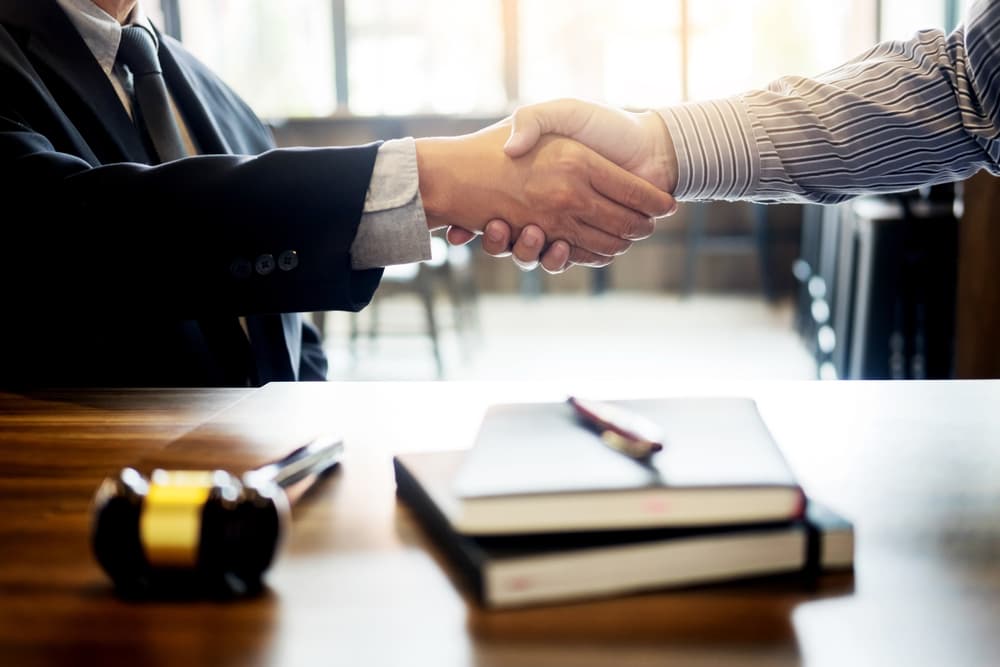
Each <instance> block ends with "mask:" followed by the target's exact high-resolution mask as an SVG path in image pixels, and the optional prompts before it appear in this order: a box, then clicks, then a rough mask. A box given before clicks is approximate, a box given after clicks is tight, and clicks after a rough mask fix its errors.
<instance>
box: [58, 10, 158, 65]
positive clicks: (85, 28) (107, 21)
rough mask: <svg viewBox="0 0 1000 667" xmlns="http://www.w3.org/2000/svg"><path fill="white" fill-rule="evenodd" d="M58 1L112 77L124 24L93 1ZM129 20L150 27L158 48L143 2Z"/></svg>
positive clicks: (148, 28)
mask: <svg viewBox="0 0 1000 667" xmlns="http://www.w3.org/2000/svg"><path fill="white" fill-rule="evenodd" d="M56 2H58V3H59V6H60V7H62V8H63V11H65V12H66V15H67V16H68V17H69V20H70V21H71V22H72V23H73V25H74V26H75V27H76V30H77V32H79V33H80V37H82V38H83V41H84V43H86V45H87V48H89V49H90V52H91V53H93V54H94V58H96V59H97V63H98V64H99V65H100V66H101V69H102V70H104V73H105V74H107V75H108V76H109V77H110V76H111V71H112V70H113V69H114V67H115V58H116V57H117V56H118V44H119V43H120V42H121V39H122V27H121V25H120V24H119V23H118V21H117V20H115V17H113V16H111V15H110V14H108V13H107V12H105V11H104V10H103V9H101V8H100V7H98V6H97V5H95V4H94V2H93V0H56ZM127 23H128V24H129V25H138V26H142V27H143V28H146V29H147V30H149V32H150V33H151V34H152V35H153V41H154V42H155V43H156V46H157V48H159V45H160V44H159V38H158V37H157V35H156V31H155V30H153V25H152V24H151V23H150V22H149V18H148V17H147V16H146V12H145V11H143V9H142V3H141V2H138V3H136V5H135V9H133V10H132V13H131V14H130V15H129V17H128V21H127Z"/></svg>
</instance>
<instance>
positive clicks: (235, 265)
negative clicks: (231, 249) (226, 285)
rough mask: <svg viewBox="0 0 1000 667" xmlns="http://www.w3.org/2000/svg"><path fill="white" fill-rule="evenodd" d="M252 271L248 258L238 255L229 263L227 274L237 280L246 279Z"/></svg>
mask: <svg viewBox="0 0 1000 667" xmlns="http://www.w3.org/2000/svg"><path fill="white" fill-rule="evenodd" d="M252 272H253V267H251V266H250V260H249V259H244V258H242V257H239V258H237V259H234V260H233V261H232V263H230V265H229V274H230V275H231V276H232V277H233V278H236V279H237V280H246V279H247V278H249V277H250V274H251V273H252Z"/></svg>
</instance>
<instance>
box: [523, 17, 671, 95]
mask: <svg viewBox="0 0 1000 667" xmlns="http://www.w3.org/2000/svg"><path fill="white" fill-rule="evenodd" d="M680 19H681V13H680V1H679V0H619V1H618V2H614V3H612V2H606V0H521V3H520V21H519V33H518V36H519V41H520V49H519V62H520V96H521V101H522V102H536V101H541V100H546V99H552V98H553V97H564V96H571V97H582V98H586V99H593V100H600V101H604V102H608V103H610V104H617V105H624V106H649V105H656V104H669V103H673V102H679V101H680V100H681V99H682V97H683V89H682V82H681V79H680V77H678V76H677V72H678V71H679V67H680V63H681V40H680V35H681V25H680Z"/></svg>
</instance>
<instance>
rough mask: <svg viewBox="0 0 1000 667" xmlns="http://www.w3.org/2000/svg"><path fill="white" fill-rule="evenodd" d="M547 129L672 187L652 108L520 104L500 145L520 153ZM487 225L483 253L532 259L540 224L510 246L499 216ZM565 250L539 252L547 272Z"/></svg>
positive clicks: (673, 174)
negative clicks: (638, 110)
mask: <svg viewBox="0 0 1000 667" xmlns="http://www.w3.org/2000/svg"><path fill="white" fill-rule="evenodd" d="M547 133H555V134H560V135H564V136H567V137H571V138H573V139H575V140H577V141H579V142H581V143H583V144H585V145H587V146H589V147H590V148H592V149H594V150H595V151H597V152H598V153H601V154H602V155H604V156H605V157H607V158H608V159H610V160H611V161H612V162H614V163H616V164H618V165H620V166H621V167H623V168H625V169H627V170H628V171H631V172H632V173H634V174H636V175H638V176H641V177H642V178H644V179H646V180H648V181H649V182H651V183H652V184H654V185H656V186H657V187H659V188H661V189H663V190H666V191H672V190H673V188H674V186H675V185H676V183H677V156H676V153H675V151H674V146H673V142H672V141H671V139H670V133H669V132H668V131H667V128H666V125H665V124H664V123H663V120H662V119H661V118H660V116H659V114H657V113H655V112H651V111H650V112H645V113H631V112H628V111H624V110H621V109H615V108H613V107H606V106H602V105H597V104H593V103H589V102H583V101H579V100H557V101H553V102H545V103H542V104H535V105H531V106H526V107H521V108H520V109H518V110H517V111H515V112H514V115H513V116H512V117H511V136H510V138H509V139H508V141H507V144H506V145H505V147H504V150H505V151H506V152H507V154H508V155H511V156H513V157H516V156H519V155H522V154H523V153H524V152H525V151H527V150H530V149H531V148H532V146H534V145H535V143H536V142H537V141H538V140H539V138H540V137H541V136H543V135H544V134H547ZM672 212H673V211H670V212H669V213H672ZM487 229H488V231H490V232H492V233H491V234H489V235H488V236H487V237H486V238H485V239H484V241H483V250H485V251H486V252H487V253H489V254H491V255H499V254H504V253H508V252H511V251H513V254H514V256H515V257H518V258H519V260H520V263H521V264H523V265H531V264H532V263H535V264H537V262H538V259H539V254H540V253H539V249H540V248H541V247H544V244H543V245H542V246H538V244H537V242H536V241H537V238H536V237H534V235H535V234H537V232H538V231H540V230H535V231H534V232H532V236H531V237H529V239H530V240H531V241H532V242H533V243H532V244H525V243H522V242H521V236H518V237H517V241H516V242H515V243H514V245H513V247H512V246H511V239H512V238H513V234H512V232H511V230H510V228H509V227H505V226H504V225H503V222H502V221H496V222H495V223H491V224H490V226H489V227H488V228H487ZM529 229H530V228H529ZM522 236H523V232H522ZM471 238H472V236H471V235H469V234H468V233H467V232H465V231H464V230H461V229H450V230H448V240H449V241H451V242H452V243H461V242H468V240H469V239H471ZM550 255H551V256H550ZM565 256H566V248H564V247H563V246H562V245H561V244H560V245H555V244H554V245H552V246H550V247H549V249H548V250H546V251H545V254H544V255H543V256H542V266H543V267H544V268H545V269H546V270H548V271H550V272H557V271H559V270H564V269H565V268H566V262H565V260H564V261H562V263H560V260H562V259H563V258H564V257H565Z"/></svg>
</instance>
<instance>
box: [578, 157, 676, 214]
mask: <svg viewBox="0 0 1000 667" xmlns="http://www.w3.org/2000/svg"><path fill="white" fill-rule="evenodd" d="M590 163H591V164H590V183H591V185H592V186H593V188H594V189H595V190H597V191H598V192H600V193H601V194H602V195H604V196H605V197H607V198H608V199H611V200H614V201H616V202H618V203H619V204H621V205H622V206H626V207H628V208H630V209H632V210H634V211H639V212H641V213H644V214H646V216H647V217H650V218H655V217H658V216H661V215H666V214H667V213H668V212H669V211H671V210H673V209H674V207H675V206H676V202H675V201H674V198H673V197H672V196H671V195H670V194H668V193H666V192H664V191H663V190H660V189H659V188H657V187H656V186H654V185H652V184H651V183H649V182H648V181H644V180H643V179H641V178H639V177H638V176H634V175H632V174H630V173H629V172H627V171H625V170H624V169H622V168H621V167H619V166H618V165H616V164H615V163H613V162H611V161H610V160H607V159H605V158H603V157H601V156H599V155H596V154H591V156H590Z"/></svg>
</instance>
